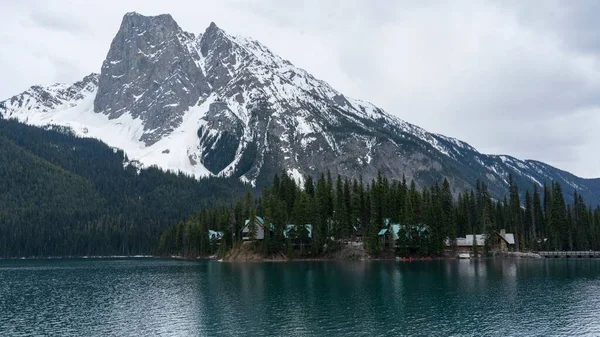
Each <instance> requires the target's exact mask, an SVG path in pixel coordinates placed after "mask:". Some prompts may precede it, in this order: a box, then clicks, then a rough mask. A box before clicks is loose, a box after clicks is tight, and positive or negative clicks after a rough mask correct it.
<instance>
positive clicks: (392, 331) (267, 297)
mask: <svg viewBox="0 0 600 337" xmlns="http://www.w3.org/2000/svg"><path fill="white" fill-rule="evenodd" d="M40 335H41V336H572V335H586V336H600V260H597V259H542V260H534V259H522V260H518V259H491V260H481V261H475V260H473V261H469V260H451V261H423V262H411V263H401V262H385V261H376V262H289V263H248V264H243V263H219V262H216V261H180V260H163V259H64V260H0V336H40Z"/></svg>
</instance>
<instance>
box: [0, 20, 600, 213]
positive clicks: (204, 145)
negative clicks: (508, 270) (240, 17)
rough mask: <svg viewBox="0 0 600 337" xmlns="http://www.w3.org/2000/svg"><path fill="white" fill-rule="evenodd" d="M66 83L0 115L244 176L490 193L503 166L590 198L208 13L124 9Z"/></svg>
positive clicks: (553, 174)
mask: <svg viewBox="0 0 600 337" xmlns="http://www.w3.org/2000/svg"><path fill="white" fill-rule="evenodd" d="M77 83H79V84H77ZM77 83H76V84H77V85H75V84H74V85H72V86H69V85H58V86H57V85H53V86H49V87H41V86H33V87H31V88H30V89H28V90H26V91H25V92H23V93H21V94H19V95H15V96H13V97H12V98H9V99H8V100H5V101H3V102H1V103H0V115H2V116H3V117H4V118H15V119H17V120H19V121H21V122H24V123H28V124H33V125H48V124H58V125H63V126H67V127H71V128H72V129H73V131H74V132H75V133H76V134H78V135H80V136H84V137H93V138H98V139H100V140H102V141H104V142H106V143H107V144H108V145H110V146H114V147H117V148H120V149H123V150H124V151H125V152H126V153H127V154H128V156H129V157H130V158H132V159H135V160H138V161H140V162H141V163H142V164H144V165H145V166H151V165H157V166H159V167H161V168H163V169H166V170H173V171H182V172H185V173H187V174H190V175H193V176H196V177H202V176H208V175H216V176H233V177H238V178H240V179H241V180H242V181H245V182H249V183H251V184H253V185H254V186H261V185H263V184H264V183H265V182H267V181H269V180H270V177H271V176H272V175H273V174H274V173H275V172H278V171H282V170H283V171H285V172H287V173H288V174H290V175H291V176H293V177H294V178H295V179H298V180H302V179H303V176H304V175H316V174H319V173H321V172H324V171H325V170H328V169H329V170H331V171H332V173H334V174H340V175H342V176H346V177H351V178H357V177H363V178H365V179H370V178H373V177H374V176H376V174H377V173H378V172H379V171H381V172H382V173H384V174H385V175H386V176H388V177H390V178H397V179H400V178H401V177H402V176H406V178H407V179H414V180H415V182H416V183H417V185H418V186H419V187H423V186H427V185H428V184H431V183H432V182H435V181H439V180H440V179H443V178H448V179H450V180H451V182H452V186H453V188H454V192H455V193H457V192H459V191H461V190H463V189H465V188H468V187H472V186H473V185H474V183H475V181H476V180H477V179H479V180H481V181H483V182H485V183H486V184H488V186H490V191H491V192H492V193H493V194H494V196H495V197H497V198H500V197H502V196H503V195H504V194H505V193H506V188H507V187H508V176H509V174H510V175H512V176H513V178H514V180H515V182H517V183H518V184H519V185H520V186H523V187H526V188H529V187H530V186H531V185H532V184H538V185H540V186H542V185H543V184H544V183H549V182H550V181H552V180H556V181H558V182H560V183H561V184H562V185H563V186H564V187H567V188H572V189H576V190H577V191H578V192H580V193H582V194H583V195H584V197H585V198H586V199H587V200H589V201H591V202H595V203H600V188H598V185H600V183H598V181H600V180H598V179H584V178H579V177H577V176H575V175H572V174H570V173H568V172H566V171H562V170H559V169H557V168H554V167H552V166H550V165H547V164H544V163H541V162H539V161H535V160H519V159H516V158H514V157H511V156H507V155H486V154H482V153H479V152H478V151H477V150H476V149H475V148H474V147H472V146H471V145H469V144H467V143H465V142H463V141H460V140H458V139H456V138H451V137H446V136H444V135H441V134H434V133H429V132H427V131H426V130H424V129H423V128H421V127H418V126H416V125H413V124H410V123H408V122H406V121H404V120H402V119H400V118H398V117H396V116H395V115H392V114H390V113H388V112H386V111H384V110H383V109H381V108H378V107H377V106H375V105H373V104H371V103H369V102H366V101H362V100H359V99H354V98H351V97H348V96H345V95H343V94H342V93H340V92H338V91H337V90H335V89H334V88H332V87H331V86H330V85H329V84H327V83H326V82H325V81H322V80H319V79H316V78H315V77H314V76H312V75H311V74H309V73H308V72H307V71H305V70H304V69H302V68H299V67H296V66H294V65H293V64H292V63H290V62H289V61H287V60H284V59H283V58H281V57H279V56H277V55H275V54H273V53H272V52H271V51H270V50H269V49H268V48H267V47H265V46H264V45H262V44H261V43H260V42H258V41H255V40H252V39H250V38H247V37H240V36H232V35H229V34H227V33H226V32H225V31H224V30H222V29H221V28H219V27H218V26H217V25H216V24H215V23H214V22H211V24H210V25H209V26H208V27H207V28H206V30H205V31H204V32H203V33H200V34H197V35H194V34H192V33H187V32H185V31H183V30H182V29H181V28H180V27H179V26H178V25H177V23H176V22H175V20H174V19H173V18H172V17H171V16H170V15H168V14H164V15H159V16H143V15H141V14H138V13H127V14H126V15H125V16H124V18H123V21H122V23H121V27H120V29H119V31H118V33H117V34H116V36H115V38H114V40H113V42H112V43H111V46H110V49H109V52H108V54H107V57H106V59H105V61H104V62H103V65H102V69H101V72H100V74H99V75H93V74H92V75H88V76H87V77H86V78H84V80H82V81H80V82H77Z"/></svg>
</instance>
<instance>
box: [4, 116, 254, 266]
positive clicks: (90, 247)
mask: <svg viewBox="0 0 600 337" xmlns="http://www.w3.org/2000/svg"><path fill="white" fill-rule="evenodd" d="M244 190H245V187H244V186H242V184H241V183H240V182H239V181H238V180H236V179H231V178H229V179H225V178H210V179H202V180H200V181H197V180H196V179H193V178H190V177H185V176H183V175H175V174H170V173H164V172H162V171H161V170H159V169H157V168H150V169H142V170H139V169H138V168H137V167H136V166H135V163H129V162H128V161H127V160H126V157H125V156H124V154H123V152H122V151H118V150H116V149H113V148H110V147H108V146H106V145H105V144H103V143H101V142H100V141H97V140H93V139H83V138H77V137H75V136H73V135H69V134H66V133H65V132H64V130H62V131H59V130H43V129H39V128H35V127H31V126H27V125H23V124H20V123H17V122H11V121H6V120H2V119H0V257H11V256H54V255H63V256H64V255H113V254H114V255H125V254H150V253H152V252H154V251H155V249H156V247H158V236H159V234H160V232H161V231H162V230H163V229H164V228H166V227H167V226H170V225H172V224H174V223H176V222H177V221H179V220H181V219H183V218H185V217H187V216H189V215H191V214H193V213H195V212H197V211H198V210H199V209H200V208H201V207H202V206H204V205H214V204H215V203H219V202H224V201H229V200H231V199H233V198H235V197H239V196H240V195H241V194H242V193H243V192H244Z"/></svg>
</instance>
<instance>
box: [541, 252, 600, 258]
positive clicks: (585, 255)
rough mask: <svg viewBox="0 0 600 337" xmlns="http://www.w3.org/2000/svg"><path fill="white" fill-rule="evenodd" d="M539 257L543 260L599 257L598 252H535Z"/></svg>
mask: <svg viewBox="0 0 600 337" xmlns="http://www.w3.org/2000/svg"><path fill="white" fill-rule="evenodd" d="M537 254H539V255H540V256H541V257H545V258H561V257H563V258H594V257H600V251H591V250H588V251H585V250H583V251H544V252H537Z"/></svg>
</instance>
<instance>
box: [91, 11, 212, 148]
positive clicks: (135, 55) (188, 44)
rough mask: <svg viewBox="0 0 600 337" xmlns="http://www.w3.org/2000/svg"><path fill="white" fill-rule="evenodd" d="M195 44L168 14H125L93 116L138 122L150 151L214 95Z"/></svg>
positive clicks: (105, 66)
mask: <svg viewBox="0 0 600 337" xmlns="http://www.w3.org/2000/svg"><path fill="white" fill-rule="evenodd" d="M194 40H195V37H194V35H193V34H189V33H186V32H184V31H182V30H181V28H179V26H178V25H177V23H176V22H175V20H173V18H172V17H171V16H170V15H168V14H167V15H159V16H155V17H144V16H141V15H139V14H136V13H128V14H126V15H125V17H124V18H123V22H122V23H121V28H120V29H119V32H118V33H117V35H116V36H115V38H114V40H113V42H112V44H111V46H110V50H109V51H108V55H107V56H106V60H105V61H104V63H103V64H102V70H101V71H100V78H99V86H98V93H97V94H96V98H95V100H94V111H95V112H97V113H102V114H105V115H107V116H109V118H111V119H114V118H118V117H120V116H121V115H123V114H125V113H128V114H130V115H131V116H132V117H134V118H140V119H141V120H142V121H143V124H144V130H145V132H144V134H143V136H142V137H141V140H142V141H144V143H145V144H146V145H152V144H154V143H155V142H157V141H158V140H159V139H160V138H162V137H164V136H166V135H168V134H169V133H170V132H172V131H173V130H174V129H175V128H176V127H177V126H179V125H180V124H181V122H182V120H183V115H184V113H185V111H187V110H188V109H189V107H190V106H192V105H194V104H196V103H197V102H198V100H199V99H200V98H203V99H206V97H207V96H208V95H209V93H210V87H209V85H208V83H207V81H206V79H205V77H204V73H203V72H202V69H201V67H200V57H199V55H198V53H197V52H196V49H195V46H194Z"/></svg>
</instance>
